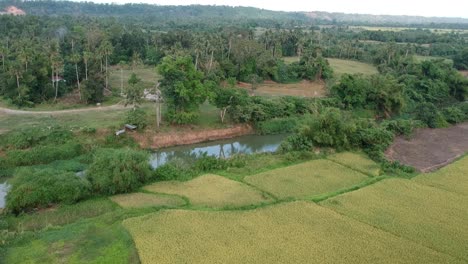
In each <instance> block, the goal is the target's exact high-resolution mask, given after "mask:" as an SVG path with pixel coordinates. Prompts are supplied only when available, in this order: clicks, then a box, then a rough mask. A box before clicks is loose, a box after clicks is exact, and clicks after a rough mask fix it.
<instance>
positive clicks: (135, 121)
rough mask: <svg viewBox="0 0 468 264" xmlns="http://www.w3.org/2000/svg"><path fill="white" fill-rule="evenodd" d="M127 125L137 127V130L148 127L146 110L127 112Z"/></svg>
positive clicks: (138, 109)
mask: <svg viewBox="0 0 468 264" xmlns="http://www.w3.org/2000/svg"><path fill="white" fill-rule="evenodd" d="M125 123H127V124H131V125H135V126H137V129H144V128H145V127H146V126H147V125H148V118H147V114H146V112H145V111H144V110H142V109H140V108H136V109H134V110H130V111H128V112H127V116H126V118H125Z"/></svg>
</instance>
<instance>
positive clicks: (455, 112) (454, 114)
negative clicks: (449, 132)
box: [442, 106, 467, 124]
mask: <svg viewBox="0 0 468 264" xmlns="http://www.w3.org/2000/svg"><path fill="white" fill-rule="evenodd" d="M442 115H443V116H444V119H445V121H447V122H449V123H451V124H458V123H461V122H463V121H465V119H466V118H467V117H466V115H465V113H464V112H463V111H462V109H460V108H458V107H456V106H451V107H447V108H445V109H443V110H442Z"/></svg>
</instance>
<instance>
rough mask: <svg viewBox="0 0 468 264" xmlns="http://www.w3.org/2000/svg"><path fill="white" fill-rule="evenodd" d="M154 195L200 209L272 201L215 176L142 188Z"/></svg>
mask: <svg viewBox="0 0 468 264" xmlns="http://www.w3.org/2000/svg"><path fill="white" fill-rule="evenodd" d="M144 189H145V190H147V191H150V192H155V193H165V194H174V195H180V196H183V197H186V198H188V199H189V200H190V204H191V205H194V206H201V207H214V208H225V207H244V206H251V205H259V204H263V203H267V202H271V201H272V199H271V198H269V197H268V196H266V195H265V194H263V193H262V192H260V191H258V190H255V189H254V188H252V187H250V186H248V185H246V184H243V183H241V182H237V181H233V180H229V179H227V178H224V177H221V176H217V175H203V176H200V177H198V178H195V179H193V180H190V181H187V182H179V181H167V182H159V183H155V184H152V185H149V186H146V187H144Z"/></svg>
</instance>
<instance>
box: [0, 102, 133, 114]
mask: <svg viewBox="0 0 468 264" xmlns="http://www.w3.org/2000/svg"><path fill="white" fill-rule="evenodd" d="M124 108H125V106H123V105H120V104H115V105H110V106H98V107H89V108H80V109H66V110H52V111H27V110H16V109H10V108H5V107H0V113H5V114H10V115H52V114H68V113H80V112H90V111H105V110H115V109H124Z"/></svg>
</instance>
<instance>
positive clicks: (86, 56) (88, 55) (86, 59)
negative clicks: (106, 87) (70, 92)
mask: <svg viewBox="0 0 468 264" xmlns="http://www.w3.org/2000/svg"><path fill="white" fill-rule="evenodd" d="M92 57H93V53H92V52H90V51H85V52H83V62H84V65H85V80H88V64H89V60H90V59H91V58H92Z"/></svg>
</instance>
